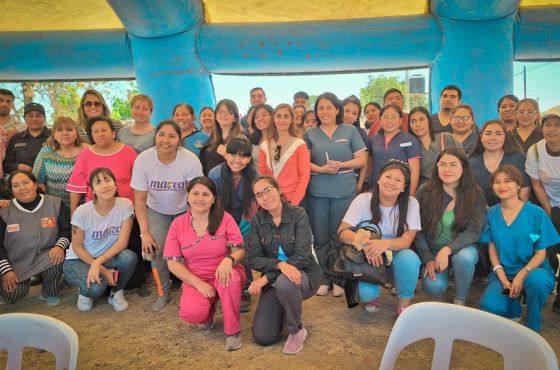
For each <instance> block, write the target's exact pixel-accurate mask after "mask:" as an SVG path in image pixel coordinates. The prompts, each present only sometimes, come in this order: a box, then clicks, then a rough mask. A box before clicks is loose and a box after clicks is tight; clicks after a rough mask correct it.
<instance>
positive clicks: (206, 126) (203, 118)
mask: <svg viewBox="0 0 560 370" xmlns="http://www.w3.org/2000/svg"><path fill="white" fill-rule="evenodd" d="M198 116H199V117H200V128H201V131H202V132H204V133H205V134H208V136H210V135H212V131H214V123H215V122H216V119H215V116H214V109H212V108H210V107H202V109H201V110H200V113H199V115H198Z"/></svg>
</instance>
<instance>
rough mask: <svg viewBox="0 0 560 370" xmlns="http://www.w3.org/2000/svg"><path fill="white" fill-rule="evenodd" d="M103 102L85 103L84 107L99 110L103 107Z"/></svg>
mask: <svg viewBox="0 0 560 370" xmlns="http://www.w3.org/2000/svg"><path fill="white" fill-rule="evenodd" d="M101 105H102V104H101V102H100V101H85V102H84V107H88V108H91V107H95V108H99V107H100V106H101Z"/></svg>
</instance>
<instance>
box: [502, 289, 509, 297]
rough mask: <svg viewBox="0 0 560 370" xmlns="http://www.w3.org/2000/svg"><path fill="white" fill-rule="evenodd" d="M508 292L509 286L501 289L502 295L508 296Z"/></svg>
mask: <svg viewBox="0 0 560 370" xmlns="http://www.w3.org/2000/svg"><path fill="white" fill-rule="evenodd" d="M509 293H510V290H509V288H504V290H502V294H503V295H507V296H509Z"/></svg>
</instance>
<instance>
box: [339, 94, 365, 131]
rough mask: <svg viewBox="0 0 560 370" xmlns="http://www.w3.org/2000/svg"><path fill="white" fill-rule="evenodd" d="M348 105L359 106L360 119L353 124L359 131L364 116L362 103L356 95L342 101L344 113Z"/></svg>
mask: <svg viewBox="0 0 560 370" xmlns="http://www.w3.org/2000/svg"><path fill="white" fill-rule="evenodd" d="M348 104H354V105H357V106H358V117H356V121H354V122H352V125H353V126H354V127H356V128H357V129H358V130H359V129H360V117H361V116H362V102H361V101H360V99H358V97H357V96H355V95H350V96H349V97H347V98H346V99H344V100H343V101H342V110H343V111H344V107H345V106H346V105H348Z"/></svg>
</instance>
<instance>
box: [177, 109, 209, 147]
mask: <svg viewBox="0 0 560 370" xmlns="http://www.w3.org/2000/svg"><path fill="white" fill-rule="evenodd" d="M195 120H196V117H195V115H194V108H193V107H192V106H191V105H190V104H187V103H180V104H177V105H176V106H175V108H173V121H175V122H176V123H177V124H178V125H179V127H181V145H182V146H183V148H185V149H188V150H190V151H191V152H193V153H194V154H195V155H196V156H197V157H199V156H200V149H202V147H203V146H204V144H206V142H207V141H208V138H209V137H210V135H208V134H207V133H205V132H202V131H198V130H197V128H196V126H195Z"/></svg>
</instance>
